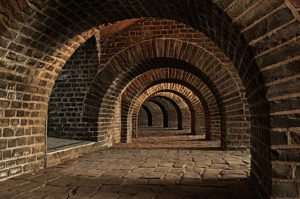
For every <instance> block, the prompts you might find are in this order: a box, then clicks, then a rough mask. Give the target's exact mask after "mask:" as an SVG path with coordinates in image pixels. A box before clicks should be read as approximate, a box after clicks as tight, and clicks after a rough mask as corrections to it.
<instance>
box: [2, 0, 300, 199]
mask: <svg viewBox="0 0 300 199" xmlns="http://www.w3.org/2000/svg"><path fill="white" fill-rule="evenodd" d="M290 1H292V0H287V1H272V2H270V1H262V2H257V1H249V2H247V4H245V5H244V6H243V8H242V9H237V8H239V7H240V4H239V3H240V1H219V0H214V1H213V2H214V3H215V4H213V3H212V1H208V0H207V1H200V0H198V1H171V0H168V1H164V3H163V4H162V3H161V1H158V0H155V1H154V2H153V1H151V2H149V1H147V0H144V1H139V2H131V1H128V0H127V1H120V0H119V1H114V3H113V4H111V2H110V1H108V0H106V1H96V0H94V1H84V2H82V1H79V0H78V1H72V2H71V1H64V2H60V1H54V0H48V1H25V0H20V1H19V0H11V1H5V2H4V3H2V4H1V6H2V7H3V9H2V10H1V12H2V13H3V14H1V20H0V21H1V27H2V29H1V36H2V35H3V36H4V37H1V46H3V48H1V54H2V55H3V57H4V56H7V57H9V58H7V59H6V58H5V59H4V60H3V63H5V64H4V65H5V69H4V70H5V72H7V74H6V75H4V77H3V79H2V80H8V81H11V80H12V79H14V80H13V81H12V84H11V86H7V88H8V89H9V92H12V93H14V95H15V96H17V97H16V99H17V100H20V101H21V102H24V101H25V102H24V103H26V101H27V100H28V99H31V98H33V99H34V100H33V101H34V103H35V104H36V105H37V106H38V107H40V106H42V108H37V110H35V111H34V112H33V115H37V114H38V115H40V116H41V119H36V118H33V117H28V118H24V119H23V120H26V122H29V123H35V124H36V125H35V126H33V127H26V129H25V130H26V131H34V132H37V131H38V132H40V133H39V134H35V136H39V138H40V137H42V136H43V134H44V130H43V123H44V119H43V118H44V117H45V112H46V109H47V108H46V107H47V98H48V97H49V93H50V92H49V90H50V88H47V87H45V86H42V81H45V80H49V82H50V81H54V79H55V77H56V74H55V72H54V73H53V74H52V71H54V70H58V69H59V68H61V66H62V65H63V63H64V62H65V61H66V59H68V57H69V56H70V54H72V52H73V50H74V46H73V45H74V43H75V45H76V44H78V41H80V40H81V37H80V36H77V35H78V34H80V33H82V32H83V31H85V30H87V29H89V28H91V27H94V25H95V24H99V23H107V22H112V21H116V20H121V19H125V18H131V17H139V16H159V17H166V18H171V19H178V20H179V21H182V22H185V23H188V24H191V25H192V26H193V27H195V28H196V29H198V30H201V31H203V32H205V34H206V35H207V36H208V37H209V38H211V39H212V40H214V41H215V42H216V43H217V44H218V46H220V48H221V49H222V50H223V51H224V52H225V54H227V55H228V57H230V59H231V60H232V61H233V62H234V63H235V66H236V67H237V68H241V70H240V72H239V74H240V76H242V77H245V78H244V79H243V82H244V83H245V85H246V87H247V89H246V90H247V93H248V97H249V98H250V101H251V105H250V106H251V112H252V122H253V124H255V125H252V127H253V129H252V132H253V136H252V137H253V138H252V139H253V146H254V147H253V149H252V155H253V165H254V164H255V167H253V172H254V173H253V176H254V177H255V178H256V179H257V181H256V182H258V183H259V184H260V185H261V186H260V188H261V189H260V190H261V191H260V192H261V193H262V197H268V195H269V194H271V187H272V185H271V181H272V179H271V178H272V177H271V163H270V156H269V154H270V150H271V149H270V145H272V150H273V151H274V152H275V153H276V152H278V153H279V152H280V150H282V148H283V147H284V148H285V150H286V151H287V153H289V154H291V153H292V151H291V147H292V146H291V143H290V142H288V141H286V140H284V139H283V140H279V141H278V139H277V138H278V137H277V136H278V129H279V132H280V133H279V134H282V136H283V137H287V136H288V135H289V134H290V127H295V128H297V127H299V116H298V115H297V113H295V112H296V110H297V109H298V106H297V105H296V104H297V101H298V99H297V96H298V94H297V93H298V92H299V90H297V89H294V88H295V87H296V86H295V85H296V83H297V81H291V79H292V78H293V77H294V76H295V75H298V74H299V71H297V68H298V64H297V63H298V61H299V58H297V57H296V53H297V52H298V51H293V52H291V51H289V49H292V48H294V49H297V46H298V44H297V43H296V42H294V43H293V42H291V40H292V39H293V38H295V37H296V36H297V31H298V30H297V28H295V27H299V16H298V15H297V14H293V13H297V12H296V11H294V12H292V13H291V12H290V10H295V9H293V8H291V6H292V5H290V3H289V2H290ZM78 2H80V3H78ZM294 2H296V1H295V0H294ZM74 3H75V4H74ZM70 4H72V6H69V5H70ZM91 5H92V6H91ZM105 5H106V6H105ZM295 5H297V3H296V4H295ZM47 6H49V7H47ZM59 10H66V12H65V13H60V11H59ZM79 13H88V14H82V15H80V14H79ZM68 16H73V18H72V20H70V19H68ZM278 19H280V20H278ZM265 24H268V26H265ZM274 30H276V31H274ZM17 32H18V33H20V34H17ZM240 32H242V33H243V34H242V35H241V34H240ZM49 35H50V36H49ZM24 36H25V39H24V38H22V37H24ZM243 36H244V37H245V38H246V41H247V42H245V41H244V40H243V38H242V37H243ZM16 37H17V38H16ZM45 37H46V40H47V39H49V38H50V37H53V39H51V40H50V42H45ZM28 40H29V41H28ZM35 40H36V41H35ZM287 40H288V41H287ZM8 41H14V42H15V43H13V44H12V45H9V42H8ZM32 41H34V42H32ZM286 41H287V42H286ZM50 43H53V45H52V48H53V49H51V50H48V49H47V47H50V46H51V45H49V46H46V47H45V44H50ZM16 44H17V45H21V47H22V45H23V46H27V45H28V46H29V47H30V48H31V49H32V50H33V53H31V54H29V55H28V57H24V56H23V55H24V54H25V53H24V54H22V52H21V51H22V49H21V48H20V46H15V45H16ZM62 44H65V46H64V45H62ZM250 44H251V46H252V47H253V48H252V49H254V51H256V52H257V54H256V55H258V54H259V55H258V56H257V57H256V58H255V59H254V58H253V56H252V53H251V50H250V48H249V45H250ZM69 48H70V49H71V50H70V49H69ZM20 49H21V50H20ZM45 49H47V50H45ZM54 49H55V50H54ZM49 51H50V52H49ZM40 52H42V53H44V54H43V55H40V54H38V53H40ZM54 52H55V53H54ZM10 53H13V54H10ZM35 54H36V55H35ZM31 58H33V59H34V60H36V61H37V63H36V65H35V64H34V65H35V66H33V67H37V66H40V67H45V66H46V67H47V70H46V71H43V72H42V73H39V69H37V70H35V69H34V70H32V69H31V66H29V64H28V65H27V61H28V60H29V59H31ZM290 58H292V60H289V59H290ZM11 59H13V60H14V61H13V63H11V61H10V60H11ZM26 59H28V60H26ZM15 63H18V64H20V63H21V64H20V66H17V68H18V70H16V68H15V67H13V64H15ZM24 63H26V64H24ZM53 63H54V64H53ZM257 65H258V66H257ZM24 66H25V67H24ZM52 66H55V67H52ZM22 68H23V70H22ZM258 68H261V72H260V71H259V69H258ZM248 69H249V70H248ZM24 70H25V72H24ZM27 72H28V73H27ZM29 73H30V75H28V74H29ZM37 74H40V77H43V78H42V80H40V79H39V80H38V81H40V82H39V83H38V84H32V83H31V82H32V81H31V79H32V78H35V77H36V76H37ZM49 74H50V76H51V77H49ZM295 78H296V77H295ZM264 81H265V82H266V84H264ZM40 84H41V85H40ZM265 85H267V88H266V91H267V94H266V92H265V90H264V86H265ZM22 86H25V87H26V89H25V91H24V88H22V89H21V88H20V87H22ZM4 87H5V86H4ZM16 88H18V89H16ZM287 88H289V89H287ZM37 90H39V92H37ZM37 93H39V94H37ZM23 94H26V95H25V96H26V97H24V99H23V98H22V96H23ZM28 95H30V96H28ZM266 95H267V97H266ZM7 96H8V95H7ZM3 98H4V99H5V100H7V101H8V103H3V105H2V106H3V107H4V109H5V111H7V112H8V111H9V110H10V109H11V108H15V107H13V106H14V105H12V104H15V103H11V102H16V103H18V102H19V101H14V100H13V99H11V98H9V97H7V98H6V97H3ZM36 98H40V99H39V100H36ZM266 98H267V100H266ZM268 102H269V103H270V104H269V103H268ZM290 103H291V104H294V105H293V106H289V104H290ZM7 104H8V105H7ZM9 104H11V105H9ZM269 106H270V109H269ZM270 111H271V113H272V115H273V116H272V117H271V119H270V117H269V112H270ZM19 119H20V120H21V118H19ZM8 120H9V119H8ZM8 120H7V119H4V121H3V123H4V124H7V123H9V122H10V121H8ZM34 121H35V122H34ZM12 122H13V121H12ZM270 127H271V129H270ZM270 132H272V133H271V134H270ZM264 134H266V135H264ZM33 137H34V136H33ZM270 138H272V140H271V141H270ZM40 140H41V141H40V142H36V143H35V145H29V146H30V147H34V148H35V149H36V150H37V151H38V152H37V153H35V154H31V156H32V157H31V156H30V157H29V156H26V158H30V159H34V158H35V159H37V160H38V161H36V163H35V166H32V169H34V168H35V167H37V166H40V165H41V164H42V161H43V160H41V159H42V158H38V157H39V156H43V150H39V148H42V147H43V145H44V143H43V141H42V139H40ZM277 145H279V146H277ZM275 160H276V161H275V162H274V163H272V164H273V165H275V166H276V164H289V163H288V162H287V160H284V159H279V158H278V159H275ZM7 161H9V160H7ZM291 161H296V159H295V158H291ZM32 164H33V163H32ZM28 165H29V164H26V166H28ZM29 167H31V166H29ZM8 169H12V167H8ZM265 171H267V172H265ZM273 181H274V183H275V184H276V186H281V187H283V186H284V185H285V184H284V183H280V182H276V179H273ZM289 182H290V183H292V181H291V180H289ZM274 186H275V185H274ZM280 194H281V192H280V193H276V192H274V193H273V196H274V197H277V196H279V195H280ZM282 194H283V195H285V196H286V194H284V193H282ZM297 196H299V193H298V194H297Z"/></svg>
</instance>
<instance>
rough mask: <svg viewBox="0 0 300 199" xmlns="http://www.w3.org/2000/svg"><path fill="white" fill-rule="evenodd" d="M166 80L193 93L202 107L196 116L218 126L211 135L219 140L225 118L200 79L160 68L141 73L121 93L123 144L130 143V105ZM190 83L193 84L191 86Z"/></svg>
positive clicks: (174, 70)
mask: <svg viewBox="0 0 300 199" xmlns="http://www.w3.org/2000/svg"><path fill="white" fill-rule="evenodd" d="M166 80H170V81H173V82H174V83H175V82H178V83H180V84H184V85H185V86H186V87H188V88H189V89H190V90H192V91H193V93H194V94H195V95H196V96H197V98H198V99H199V100H200V102H201V105H200V106H201V107H203V111H201V112H199V114H200V115H198V117H200V118H203V120H204V118H205V117H206V118H207V119H206V121H209V122H211V123H215V124H216V126H219V127H220V128H221V129H218V130H217V131H215V132H213V134H214V135H215V136H216V137H218V138H220V135H221V132H222V131H223V133H225V131H224V130H225V129H226V127H225V126H226V122H225V121H224V120H225V117H222V116H224V115H225V113H224V112H221V111H222V110H220V109H219V106H218V104H217V102H216V99H215V97H214V95H213V93H212V92H211V91H210V90H209V88H208V87H207V86H206V85H205V84H204V83H203V82H202V81H201V80H200V79H198V77H197V76H195V75H193V74H191V73H189V72H186V71H184V70H181V69H176V68H160V69H152V70H149V71H146V72H145V73H142V74H141V75H139V76H137V77H136V78H135V79H134V80H133V81H132V82H130V83H129V84H128V85H127V87H126V88H125V90H124V91H123V94H122V97H121V99H122V100H121V121H122V129H121V131H122V139H123V141H124V142H127V141H130V140H127V139H130V137H131V135H130V134H129V133H130V132H131V129H132V128H131V121H128V120H131V118H130V116H128V113H129V112H130V104H131V103H132V102H133V101H134V99H135V98H136V97H137V96H138V95H140V94H141V93H142V92H143V91H144V90H146V89H148V88H150V87H151V86H153V85H155V84H157V83H159V82H161V83H163V82H165V81H166ZM191 82H192V83H193V84H191ZM194 85H198V87H195V86H194ZM202 112H203V113H204V115H203V116H202V115H201V114H202ZM126 118H127V119H126ZM208 118H209V119H208ZM126 121H127V122H126ZM222 121H223V122H222ZM125 122H126V123H125ZM127 124H128V126H127ZM202 125H203V126H204V125H205V123H204V122H203V123H202ZM208 126H211V125H208ZM127 128H128V130H127ZM200 129H203V130H204V128H203V127H202V128H198V130H197V131H196V133H197V134H201V133H202V132H201V131H200ZM205 131H206V132H207V133H209V132H208V131H209V129H207V128H206V129H205Z"/></svg>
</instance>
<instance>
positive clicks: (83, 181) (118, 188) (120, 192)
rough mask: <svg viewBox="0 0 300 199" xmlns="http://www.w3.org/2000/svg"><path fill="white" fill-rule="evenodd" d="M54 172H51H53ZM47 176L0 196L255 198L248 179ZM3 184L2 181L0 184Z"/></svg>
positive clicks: (139, 198)
mask: <svg viewBox="0 0 300 199" xmlns="http://www.w3.org/2000/svg"><path fill="white" fill-rule="evenodd" d="M52 175H53V174H52ZM52 177H56V179H54V180H52V179H49V176H48V178H47V176H45V175H44V176H41V177H36V178H31V179H30V180H31V182H30V184H31V186H28V184H27V186H26V184H25V185H24V181H23V184H21V185H18V180H17V179H16V180H13V179H11V180H10V181H15V182H16V183H15V186H11V188H10V189H7V190H3V188H4V187H5V186H2V187H1V192H0V198H6V199H10V198H19V199H25V198H26V199H28V198H30V199H31V198H35V199H47V198H49V199H50V198H61V199H72V198H94V199H96V198H97V199H110V198H111V199H132V198H134V199H148V198H149V199H257V198H258V196H257V195H256V193H255V189H254V187H253V185H252V183H251V182H250V180H248V179H232V180H211V181H202V182H201V181H199V179H185V180H182V181H180V182H175V181H172V180H169V181H167V180H160V179H123V178H113V177H111V176H103V177H98V178H95V177H88V176H58V175H57V176H52ZM19 181H20V179H19ZM1 185H3V183H1ZM33 185H35V186H33Z"/></svg>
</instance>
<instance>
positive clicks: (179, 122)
mask: <svg viewBox="0 0 300 199" xmlns="http://www.w3.org/2000/svg"><path fill="white" fill-rule="evenodd" d="M157 98H158V99H163V100H166V101H168V102H169V103H170V104H172V106H173V108H174V109H175V110H176V119H177V129H178V130H182V111H181V110H180V108H179V106H178V105H177V104H176V102H175V101H173V100H172V99H171V98H169V97H166V96H152V98H150V100H153V99H157Z"/></svg>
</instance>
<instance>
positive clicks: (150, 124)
mask: <svg viewBox="0 0 300 199" xmlns="http://www.w3.org/2000/svg"><path fill="white" fill-rule="evenodd" d="M142 109H143V110H144V111H145V112H146V113H147V125H148V126H152V125H153V123H152V113H151V111H150V110H149V108H148V107H147V106H145V105H144V104H143V105H142Z"/></svg>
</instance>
